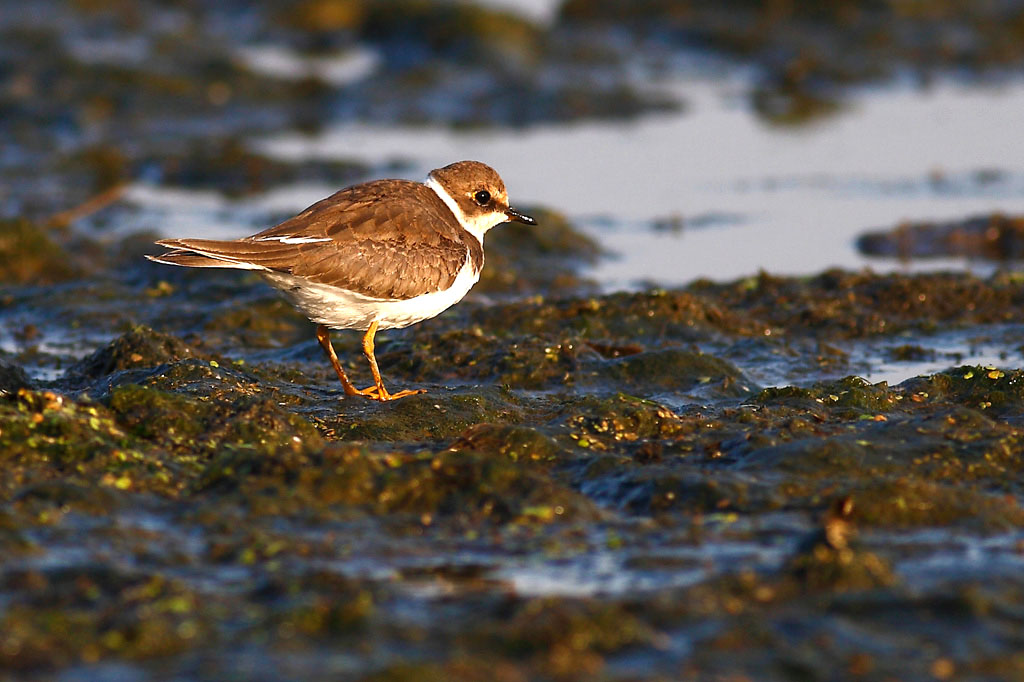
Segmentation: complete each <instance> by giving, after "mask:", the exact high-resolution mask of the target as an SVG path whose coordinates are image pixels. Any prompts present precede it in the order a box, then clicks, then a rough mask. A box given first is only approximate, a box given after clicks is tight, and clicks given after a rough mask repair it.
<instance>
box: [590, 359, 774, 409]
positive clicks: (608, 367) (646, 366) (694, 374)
mask: <svg viewBox="0 0 1024 682" xmlns="http://www.w3.org/2000/svg"><path fill="white" fill-rule="evenodd" d="M590 377H591V380H597V381H599V383H600V384H601V385H602V386H608V387H609V388H611V389H612V390H627V391H630V392H640V393H648V394H650V393H660V392H671V393H684V394H685V393H698V394H700V395H702V396H707V397H709V398H713V399H721V398H726V397H728V398H736V397H743V396H748V395H751V394H752V393H753V392H754V391H756V390H758V389H759V387H758V386H757V385H756V384H754V383H753V382H752V381H750V380H749V379H747V378H746V377H744V376H743V373H742V372H741V371H740V370H739V369H738V368H737V367H736V366H735V365H733V364H732V363H730V362H729V361H727V360H723V359H721V358H717V357H715V356H713V355H707V354H704V353H697V352H693V351H688V350H682V349H678V348H666V349H663V350H657V351H648V352H645V353H637V354H635V355H630V356H628V357H625V358H621V359H617V360H612V361H608V362H605V363H602V364H601V365H600V366H599V367H598V368H596V369H595V370H593V371H592V372H591V373H590Z"/></svg>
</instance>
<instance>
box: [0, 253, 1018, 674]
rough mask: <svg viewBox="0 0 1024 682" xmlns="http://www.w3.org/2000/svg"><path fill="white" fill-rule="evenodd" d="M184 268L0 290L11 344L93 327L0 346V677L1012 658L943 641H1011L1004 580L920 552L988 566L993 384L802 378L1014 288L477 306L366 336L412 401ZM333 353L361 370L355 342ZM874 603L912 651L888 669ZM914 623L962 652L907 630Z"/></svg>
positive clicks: (998, 463)
mask: <svg viewBox="0 0 1024 682" xmlns="http://www.w3.org/2000/svg"><path fill="white" fill-rule="evenodd" d="M143 273H144V275H143ZM165 274H173V280H162V279H160V278H162V277H163V276H164V275H165ZM205 274H207V273H190V272H181V271H172V273H166V272H164V271H163V270H159V269H156V268H154V267H152V266H150V265H149V264H143V263H140V264H138V265H137V266H136V267H135V269H134V270H132V271H130V272H126V273H124V274H123V275H122V276H121V277H118V278H114V279H109V278H101V277H94V278H92V279H90V280H82V281H81V284H79V285H76V286H75V287H73V288H74V289H77V290H82V289H83V288H84V289H87V290H89V291H91V292H93V293H94V294H95V295H94V297H93V298H92V300H93V301H94V303H92V304H90V306H89V309H88V310H87V311H83V310H82V309H81V307H80V306H76V304H75V298H74V297H73V296H71V294H70V292H69V294H68V295H66V296H65V295H60V294H58V295H53V294H52V293H50V294H49V295H45V296H43V295H39V293H38V291H39V290H38V289H37V288H32V287H29V288H25V287H18V286H8V287H7V288H6V290H5V291H6V294H5V295H6V296H7V297H8V300H12V301H16V302H17V303H16V305H15V306H14V307H13V308H12V310H11V311H10V312H9V314H12V315H15V316H16V315H18V314H22V313H23V311H24V310H26V309H27V307H29V306H31V308H32V309H33V310H36V311H38V313H39V315H38V316H37V318H36V319H38V320H39V321H40V322H39V323H40V324H41V325H42V326H43V329H42V330H41V331H40V332H38V334H37V335H35V336H32V335H27V336H25V337H24V338H23V340H22V341H21V343H22V344H23V346H25V347H26V348H27V347H28V346H30V345H31V344H32V343H33V342H34V339H35V338H38V337H39V336H43V337H45V336H46V334H47V332H48V329H47V328H46V325H47V324H48V323H47V322H46V320H50V319H54V320H60V323H59V325H58V328H66V329H67V330H68V332H69V333H71V332H73V331H74V329H75V327H74V326H73V324H72V322H73V317H74V315H75V314H77V315H83V316H87V319H88V320H89V321H90V323H91V324H93V325H96V324H97V322H100V323H101V324H105V325H106V326H104V327H102V332H103V333H102V334H100V335H98V336H93V337H88V336H87V337H83V338H102V337H103V336H107V337H108V338H111V337H112V338H113V340H112V341H109V342H106V343H101V344H99V345H98V347H96V348H95V349H94V350H93V352H92V353H90V354H86V355H84V356H82V357H80V359H78V360H72V359H70V358H68V359H60V358H59V354H60V351H59V350H57V351H56V352H55V354H56V355H57V356H58V358H57V360H59V364H58V365H57V366H56V367H57V368H58V369H57V375H56V376H57V378H56V379H53V380H47V379H45V378H42V377H39V376H36V377H29V376H27V375H26V374H25V373H24V372H21V371H19V370H18V366H17V364H16V363H17V362H18V361H19V359H20V358H23V357H29V358H31V357H34V356H31V354H28V353H27V351H23V352H22V353H20V354H14V355H10V356H9V359H8V360H7V361H5V362H7V364H6V365H5V368H6V369H5V374H4V376H5V377H6V378H5V379H4V381H5V384H4V385H5V393H4V394H3V396H2V397H0V453H2V454H0V466H2V468H3V471H4V473H5V475H4V477H3V479H2V480H3V484H2V487H0V497H2V505H0V547H2V549H3V554H4V557H5V560H4V564H3V567H2V570H0V590H2V593H3V595H4V598H5V600H6V601H5V607H4V608H3V610H2V612H0V619H2V627H0V632H3V635H2V639H0V660H2V663H3V667H4V668H5V669H7V670H12V671H20V672H19V674H22V675H25V676H28V677H30V678H32V677H35V678H38V679H43V678H45V677H47V676H50V675H52V674H54V673H55V672H57V671H61V670H73V669H77V670H83V671H87V670H91V669H92V668H91V667H90V666H96V665H104V664H108V663H111V662H119V663H120V664H123V665H128V666H130V667H131V668H132V669H133V670H136V671H137V674H138V675H139V676H140V677H141V678H147V677H154V678H155V677H159V676H161V675H163V674H165V673H174V674H192V673H193V672H194V670H193V669H192V667H191V664H190V663H189V661H191V660H194V658H195V657H196V656H201V657H204V658H206V659H208V660H210V661H211V662H210V664H209V667H208V668H204V671H203V672H202V673H199V674H198V676H199V677H203V678H208V679H213V678H216V677H217V676H218V675H220V674H222V673H224V671H227V670H231V669H234V668H235V666H237V665H242V664H244V665H246V666H253V665H258V666H260V667H263V668H265V669H266V670H270V671H273V674H274V675H278V676H279V675H284V676H288V675H293V676H300V677H306V678H308V679H321V678H323V679H327V678H330V677H332V676H334V675H343V676H349V677H352V678H356V679H367V680H391V679H396V680H402V679H432V678H436V679H456V680H458V679H465V680H476V679H482V678H483V677H484V676H485V675H487V676H489V677H491V678H493V677H494V676H495V675H496V676H498V677H499V678H500V679H505V678H507V679H509V680H519V679H593V678H594V677H595V676H597V677H603V678H606V679H661V678H664V679H673V676H675V675H679V674H683V675H686V674H690V673H692V674H694V675H704V674H717V673H716V672H715V671H726V670H729V671H733V672H735V671H737V670H745V671H748V674H755V673H756V675H757V676H760V678H761V679H764V678H769V679H775V678H778V679H788V677H789V676H790V673H791V672H792V670H795V669H799V670H803V671H804V672H805V673H806V674H809V675H812V676H813V675H815V674H819V673H822V674H823V672H822V671H825V670H827V669H828V666H829V665H830V664H831V663H830V662H834V661H835V660H842V661H844V663H843V665H846V666H849V667H850V669H851V670H862V669H870V670H874V671H890V672H892V673H893V674H911V675H916V674H919V673H920V674H932V673H933V672H934V671H935V670H938V671H939V672H942V671H945V670H948V669H949V667H950V666H952V668H953V670H968V671H971V670H975V671H990V670H997V671H999V674H1006V675H1011V676H1012V675H1013V674H1016V673H1017V672H1019V661H1018V660H1017V658H1016V657H1015V656H1016V654H1015V649H1013V648H1012V647H1006V648H999V647H996V648H995V649H992V648H991V647H989V646H987V645H986V646H984V647H983V646H981V645H979V646H978V647H975V646H974V645H972V644H971V643H970V642H972V641H976V640H969V639H962V635H963V632H964V630H963V628H965V627H968V626H967V623H971V625H970V628H971V629H972V630H973V629H978V628H980V629H981V630H982V631H1003V630H1004V629H1006V628H1010V629H1011V630H1012V629H1014V628H1016V627H1018V626H1017V625H1016V624H1014V623H1012V622H1011V620H1012V618H1011V620H1007V618H1008V617H1004V616H1003V615H1001V614H1004V613H1008V612H1007V611H1006V610H1005V609H1000V610H992V609H990V608H989V607H987V606H985V604H988V603H991V602H992V601H999V602H1001V603H1009V604H1012V603H1016V602H1017V601H1020V595H1021V594H1022V592H1021V590H1020V586H1019V584H1018V582H1017V581H1016V579H1015V578H1014V577H1013V575H1015V574H1005V573H1003V572H1002V571H1001V570H996V571H995V572H992V571H990V570H987V569H985V568H982V567H980V566H976V567H974V568H971V567H968V566H965V567H964V569H963V571H959V572H953V573H938V574H936V573H934V572H932V571H930V570H928V569H927V568H925V567H926V566H927V565H928V563H927V558H928V557H948V559H947V560H954V559H953V558H954V557H956V556H957V553H958V551H959V550H958V549H956V548H957V547H959V546H960V544H961V543H971V542H973V543H986V544H985V545H983V546H986V547H989V549H986V550H982V551H983V552H985V553H986V556H989V557H990V561H992V562H994V563H996V564H998V563H999V562H1009V563H1008V564H1007V565H1015V564H1013V562H1014V561H1016V559H1015V557H1016V556H1017V554H1016V553H1017V551H1018V550H1017V549H1016V548H1017V545H1016V544H1015V543H1016V542H1017V541H1016V540H1015V539H1014V538H1016V537H1017V536H1018V535H1019V533H1020V528H1021V527H1022V526H1024V508H1022V507H1021V505H1020V499H1021V495H1022V493H1024V491H1022V490H1021V485H1020V480H1021V473H1022V469H1024V459H1022V458H1021V456H1020V453H1021V452H1022V451H1024V431H1022V430H1021V427H1020V424H1021V421H1020V419H1021V415H1022V414H1024V390H1022V388H1021V387H1022V386H1024V379H1022V377H1021V372H1020V370H1016V369H1012V368H1010V367H1006V368H995V367H988V366H972V365H962V366H958V367H951V368H949V369H947V370H944V371H941V372H937V373H931V374H926V375H922V376H919V377H916V378H912V379H910V380H907V381H905V382H903V383H901V384H899V385H895V386H889V385H887V384H885V383H876V384H872V383H870V382H867V381H865V380H863V379H860V378H857V377H853V376H851V377H847V378H844V379H832V378H828V377H829V376H835V375H836V374H841V371H842V369H843V368H844V367H847V366H849V365H850V364H851V362H852V361H851V360H850V357H851V355H852V354H854V351H855V350H856V348H857V345H858V344H862V343H878V342H880V343H881V345H882V347H900V346H908V345H909V346H915V347H924V346H927V344H928V336H929V334H933V333H934V330H935V329H936V328H938V327H939V326H940V325H941V326H945V327H950V326H952V327H956V326H960V327H963V328H964V329H970V330H973V332H974V333H976V332H978V331H979V330H982V329H984V328H986V325H991V324H998V325H1001V326H1000V327H999V328H1000V329H1001V330H1003V331H1002V333H1006V328H1005V324H1006V322H1005V321H1006V319H1007V317H1008V316H1014V315H1017V314H1018V313H1019V312H1024V311H1020V310H1019V309H1020V308H1021V307H1022V306H1024V296H1021V295H1020V293H1019V290H1018V287H1017V285H1016V283H1015V282H1014V280H1012V279H1011V278H1002V277H994V278H991V279H978V278H975V277H972V276H969V275H955V276H954V275H919V276H913V277H908V276H901V275H890V276H876V275H870V274H852V273H845V272H839V271H835V272H829V273H824V274H822V275H820V276H818V277H813V278H806V279H785V278H771V277H767V276H761V277H759V278H755V279H752V280H745V281H742V282H737V283H733V284H726V285H711V284H707V283H696V284H694V285H693V286H691V287H689V288H687V289H685V290H679V291H661V292H649V293H638V294H613V295H607V296H587V295H583V296H580V295H576V296H572V295H564V294H563V295H562V297H555V298H553V299H551V300H548V299H547V298H545V297H534V298H532V299H530V300H526V301H522V300H520V301H511V302H507V303H497V304H494V303H492V304H490V305H487V306H483V305H481V304H479V303H474V302H473V301H472V300H471V301H467V302H466V303H464V304H463V305H461V306H459V307H457V308H456V309H454V310H453V311H451V312H450V313H447V314H445V315H443V316H442V317H440V318H438V319H436V320H433V321H430V322H425V323H423V324H421V325H418V326H417V327H415V328H412V329H410V330H407V331H406V332H402V333H399V334H391V335H382V338H381V343H380V346H379V348H380V354H379V359H380V361H381V365H382V367H383V369H384V372H385V377H386V379H387V381H388V382H389V383H390V385H392V386H393V387H395V388H404V387H409V386H422V387H426V388H427V389H428V392H427V393H426V394H423V395H418V396H414V397H410V398H407V399H404V400H401V401H399V402H396V403H392V404H378V403H373V402H369V401H365V400H352V399H346V398H344V397H343V396H342V394H341V391H340V389H339V387H338V386H337V385H336V379H335V378H334V376H333V373H332V372H331V370H330V368H329V366H327V364H326V362H325V360H324V358H323V357H322V355H321V354H320V351H319V349H318V348H317V347H316V345H315V342H314V341H313V339H312V328H311V325H309V324H308V323H307V322H305V321H304V320H302V319H301V318H299V317H298V316H296V315H294V314H292V313H290V312H288V310H287V309H285V308H280V307H279V306H278V305H277V303H276V302H275V300H274V299H273V298H272V296H271V295H270V294H269V293H267V292H266V291H265V288H264V286H265V285H263V284H261V283H259V282H258V280H255V279H251V278H246V277H245V276H244V275H242V276H240V277H236V278H234V279H233V280H232V279H231V278H225V277H223V276H221V275H213V276H212V278H209V279H207V278H203V277H202V276H203V275H205ZM524 277H527V280H528V276H527V275H524ZM161 282H163V283H161ZM200 289H201V290H202V291H203V292H204V295H205V296H206V301H207V305H205V306H196V305H195V304H194V303H192V301H193V300H194V299H193V296H194V295H195V292H196V291H199V290H200ZM911 294H913V295H911ZM241 301H249V302H251V304H252V306H251V307H250V308H249V309H248V310H247V309H246V306H245V305H243V304H242V303H241ZM19 311H22V312H21V313H19ZM126 311H131V312H126ZM65 312H70V313H72V315H71V318H72V319H71V320H69V318H68V316H65V315H64V314H63V313H65ZM58 313H60V314H58ZM243 313H245V314H244V315H243ZM222 316H223V317H222ZM133 318H134V319H138V320H144V321H146V322H147V323H148V324H150V325H154V326H155V327H156V328H157V329H154V328H153V327H152V326H144V325H139V324H131V323H130V320H131V319H133ZM93 331H96V329H94V330H93ZM766 331H767V332H769V333H767V334H766ZM336 336H337V346H338V349H339V352H340V353H341V355H342V357H343V361H344V362H345V363H346V365H347V366H348V367H349V368H350V369H351V373H352V375H353V376H354V377H356V378H357V379H360V380H363V381H365V380H366V379H367V376H366V375H367V373H366V370H365V367H364V366H363V363H362V359H361V357H360V356H359V353H358V334H355V333H350V334H345V333H339V334H337V335H336ZM908 339H910V341H908ZM248 344H251V345H248ZM840 347H842V348H845V349H846V350H841V349H840ZM823 348H824V349H831V350H824V351H823ZM928 357H930V356H928ZM915 359H916V360H920V357H919V355H912V357H910V358H909V359H906V358H905V360H906V361H907V362H914V361H915ZM12 363H14V364H12ZM765 365H767V366H768V367H769V368H774V369H773V370H772V371H774V372H775V374H776V376H781V377H783V378H785V377H790V381H789V382H788V383H787V382H786V381H784V380H783V381H781V382H778V383H779V385H777V386H775V387H769V388H762V387H761V386H759V385H758V382H754V381H752V380H751V379H750V378H749V375H750V373H752V372H753V373H760V374H762V375H763V374H764V372H765V369H766V367H765ZM815 377H819V378H817V379H816V378H815ZM843 500H845V502H842V503H840V501H843ZM837 505H838V506H837ZM837 510H838V511H837ZM914 538H918V539H916V540H915V539H914ZM640 586H645V587H642V589H637V588H639V587H640ZM851 595H870V599H871V600H874V601H869V602H864V603H871V604H874V606H873V607H871V608H869V607H866V606H859V607H858V606H856V605H857V604H860V603H862V602H858V601H857V600H856V599H855V598H854V597H852V596H851ZM860 599H867V596H862V597H860ZM1015 600H1016V601H1015ZM892 609H898V610H900V612H901V613H903V614H904V617H903V618H904V620H902V621H901V623H902V624H901V625H899V626H898V627H899V629H900V632H901V635H900V636H901V637H903V638H904V639H905V640H906V641H909V642H917V643H919V644H920V645H921V646H920V647H919V648H918V649H917V650H918V653H915V654H912V655H910V656H901V657H899V659H897V658H895V657H893V656H892V655H891V653H890V652H891V649H890V648H889V647H888V646H887V645H886V644H885V642H886V641H887V639H886V638H887V637H888V636H889V634H891V628H892V627H893V625H892V622H891V620H890V619H889V617H888V615H886V614H889V613H891V612H892V611H891V610H892ZM413 613H422V614H431V615H429V616H425V619H424V618H421V617H419V616H412V615H410V614H413ZM837 614H841V615H837ZM934 617H940V618H941V623H942V624H941V625H938V626H935V625H928V626H926V625H925V624H926V623H930V622H932V621H931V620H930V619H932V618H934ZM842 623H845V625H842ZM843 627H856V628H858V629H859V630H860V631H861V632H862V633H863V636H862V637H861V638H858V639H856V640H851V639H848V638H845V637H842V636H840V634H839V633H840V632H841V631H842V630H841V628H843ZM935 627H938V628H939V630H938V631H939V632H941V633H942V635H941V636H942V637H943V638H945V639H946V640H947V641H958V642H959V644H958V647H959V648H958V649H957V651H956V652H949V653H948V654H947V653H945V652H943V651H940V650H936V649H934V648H930V645H928V646H926V643H927V642H931V641H934V640H933V638H934V637H935V636H936V634H935V633H936V630H935V629H934V628H935ZM822 633H825V636H826V637H827V641H828V644H827V645H825V646H822V645H821V644H820V638H821V636H822ZM886 633H889V634H886ZM683 641H692V642H696V643H699V645H697V646H695V647H694V648H688V647H682V648H679V644H678V643H679V642H683ZM977 641H980V640H977ZM326 650H341V651H349V652H351V653H350V654H348V655H347V657H346V658H345V659H344V661H341V660H340V659H330V658H324V655H323V652H324V651H326ZM227 652H231V653H227ZM331 660H334V661H335V662H334V663H326V662H325V661H331ZM637 661H643V663H642V664H640V663H637ZM638 666H639V667H638ZM494 670H496V671H497V672H496V673H494V672H493V671H494ZM766 670H767V671H768V672H767V673H765V671H766ZM189 671H192V672H189ZM680 671H682V672H680ZM687 671H689V672H687ZM814 671H818V672H817V673H816V672H814ZM908 671H909V672H908ZM323 676H326V677H323ZM659 676H660V677H659Z"/></svg>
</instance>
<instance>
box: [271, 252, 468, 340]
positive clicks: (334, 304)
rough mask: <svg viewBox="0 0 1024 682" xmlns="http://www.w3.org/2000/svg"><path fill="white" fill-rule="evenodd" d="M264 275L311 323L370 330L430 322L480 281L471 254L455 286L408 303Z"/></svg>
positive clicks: (314, 283) (294, 278)
mask: <svg viewBox="0 0 1024 682" xmlns="http://www.w3.org/2000/svg"><path fill="white" fill-rule="evenodd" d="M260 274H261V275H263V277H264V278H265V279H266V280H267V281H268V282H270V283H271V284H273V285H274V286H275V287H277V288H278V289H280V290H281V291H283V292H284V294H285V296H287V297H288V299H289V300H290V301H291V302H292V304H293V305H294V306H295V307H296V308H298V309H299V310H301V311H302V312H303V313H304V314H305V315H306V316H307V317H309V319H310V320H312V321H313V322H315V323H317V324H322V325H326V326H328V327H330V328H331V329H368V328H369V327H370V324H371V323H372V322H373V321H374V320H377V323H378V325H379V328H380V329H401V328H402V327H408V326H409V325H411V324H416V323H417V322H422V321H423V320H429V319H430V318H431V317H434V316H436V315H438V314H440V313H442V312H444V311H445V310H447V309H448V308H450V307H452V306H453V305H455V304H456V303H458V302H459V301H461V300H462V298H463V297H464V296H465V295H466V293H467V292H468V291H469V290H470V289H472V288H473V285H474V284H476V283H477V281H478V280H479V279H480V271H479V270H475V269H474V268H473V259H472V258H471V257H470V254H468V253H467V254H466V262H465V264H464V265H463V266H462V269H461V270H459V274H458V276H457V277H456V278H455V281H454V282H452V285H451V287H449V288H448V289H445V290H444V291H436V292H433V293H430V294H423V295H422V296H416V297H415V298H409V299H405V300H396V299H381V298H374V297H372V296H367V295H365V294H360V293H357V292H354V291H348V290H346V289H340V288H338V287H332V286H329V285H326V284H318V283H316V282H310V281H308V280H304V279H302V278H299V277H295V276H293V275H288V274H285V273H280V272H261V273H260Z"/></svg>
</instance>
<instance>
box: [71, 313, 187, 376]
mask: <svg viewBox="0 0 1024 682" xmlns="http://www.w3.org/2000/svg"><path fill="white" fill-rule="evenodd" d="M196 355H197V353H196V351H195V350H193V349H192V348H191V347H189V346H188V345H187V344H186V343H185V342H184V341H181V340H180V339H178V338H177V337H174V336H170V335H168V334H161V333H160V332H156V331H153V330H152V329H150V328H148V327H144V326H137V327H135V328H134V329H132V330H131V331H129V332H126V333H125V334H122V335H121V336H119V337H118V338H116V339H114V340H113V341H111V342H110V343H109V344H107V345H106V346H105V347H103V348H100V349H98V350H97V351H95V352H94V353H92V354H91V355H89V356H87V357H85V358H83V359H82V360H80V361H78V362H76V363H75V364H74V365H72V366H71V367H69V368H68V372H67V374H68V377H69V378H72V377H73V378H74V379H76V380H78V381H79V382H83V381H87V380H94V379H99V378H101V377H104V376H107V375H109V374H113V373H114V372H118V371H122V370H127V369H141V368H147V367H155V366H157V365H162V364H164V363H168V362H173V361H175V360H181V359H182V358H188V357H195V356H196Z"/></svg>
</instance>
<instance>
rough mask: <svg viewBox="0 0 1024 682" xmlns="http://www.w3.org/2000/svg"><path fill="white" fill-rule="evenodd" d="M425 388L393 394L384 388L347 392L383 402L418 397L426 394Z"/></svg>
mask: <svg viewBox="0 0 1024 682" xmlns="http://www.w3.org/2000/svg"><path fill="white" fill-rule="evenodd" d="M426 392H427V389H425V388H413V389H407V390H405V391H399V392H398V393H391V392H389V391H388V389H386V388H384V386H370V387H368V388H364V389H358V388H353V389H352V391H351V392H349V391H347V390H346V391H345V393H347V394H348V395H359V396H362V397H364V398H366V399H367V400H379V401H381V402H384V401H387V400H398V399H399V398H407V397H409V396H411V395H417V394H419V393H426Z"/></svg>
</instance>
